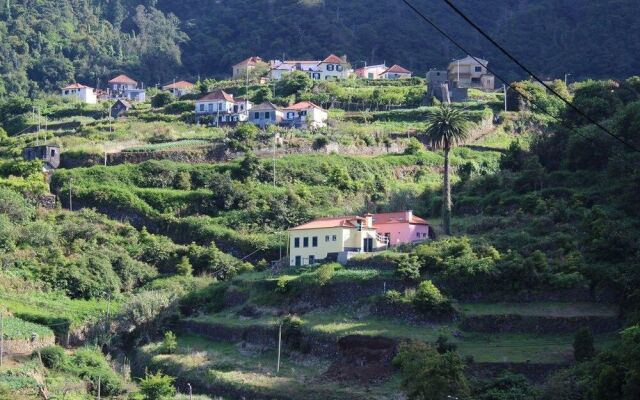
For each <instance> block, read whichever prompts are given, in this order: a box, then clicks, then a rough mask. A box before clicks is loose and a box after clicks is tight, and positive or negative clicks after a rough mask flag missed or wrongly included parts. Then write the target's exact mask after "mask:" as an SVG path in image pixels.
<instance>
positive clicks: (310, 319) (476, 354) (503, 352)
mask: <svg viewBox="0 0 640 400" xmlns="http://www.w3.org/2000/svg"><path fill="white" fill-rule="evenodd" d="M301 318H302V321H303V322H304V325H303V329H304V330H305V331H307V332H309V333H312V334H321V335H328V336H333V337H336V338H338V337H343V336H346V335H353V334H358V335H370V336H386V337H391V338H396V339H413V340H422V341H426V342H435V340H436V339H437V338H438V336H439V335H445V336H447V337H448V338H449V339H450V341H452V342H453V343H456V344H457V345H458V349H459V350H460V352H461V354H462V355H464V356H472V357H473V358H474V359H475V360H476V361H477V362H527V361H530V362H536V363H563V362H567V361H568V360H570V358H571V355H572V351H573V348H572V345H573V335H570V334H545V335H538V334H516V333H499V334H481V333H467V332H465V333H464V334H463V336H462V337H460V338H455V337H453V333H454V332H456V331H458V325H457V324H455V323H450V324H432V325H414V324H409V323H406V322H402V321H398V320H393V319H384V318H377V317H371V316H368V317H365V318H358V317H357V316H354V315H353V314H352V313H351V312H349V311H348V310H333V311H316V312H311V313H308V314H305V315H303V316H302V317H301ZM193 320H194V321H198V322H205V323H212V324H220V325H224V326H229V327H237V328H248V327H252V326H260V327H273V328H274V329H275V327H276V326H277V324H278V323H279V318H277V317H275V316H262V317H258V318H252V319H241V318H238V317H237V315H235V314H234V313H233V312H232V311H225V312H223V313H219V314H211V315H206V316H201V317H197V318H194V319H193ZM615 337H616V335H615V333H613V334H604V335H596V345H597V346H600V347H602V346H608V345H609V344H611V343H612V342H614V341H615Z"/></svg>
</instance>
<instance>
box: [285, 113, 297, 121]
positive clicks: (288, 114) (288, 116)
mask: <svg viewBox="0 0 640 400" xmlns="http://www.w3.org/2000/svg"><path fill="white" fill-rule="evenodd" d="M295 115H296V113H293V112H288V113H287V119H293V118H294V116H295Z"/></svg>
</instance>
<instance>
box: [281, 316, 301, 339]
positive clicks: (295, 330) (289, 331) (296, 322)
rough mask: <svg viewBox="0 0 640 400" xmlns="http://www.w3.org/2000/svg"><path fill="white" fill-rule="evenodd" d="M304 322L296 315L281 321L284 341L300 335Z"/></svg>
mask: <svg viewBox="0 0 640 400" xmlns="http://www.w3.org/2000/svg"><path fill="white" fill-rule="evenodd" d="M303 325H304V322H303V321H302V319H301V318H300V317H298V316H297V315H287V316H286V317H285V318H284V320H282V336H283V338H284V339H285V340H289V339H291V338H293V337H298V336H300V335H302V326H303Z"/></svg>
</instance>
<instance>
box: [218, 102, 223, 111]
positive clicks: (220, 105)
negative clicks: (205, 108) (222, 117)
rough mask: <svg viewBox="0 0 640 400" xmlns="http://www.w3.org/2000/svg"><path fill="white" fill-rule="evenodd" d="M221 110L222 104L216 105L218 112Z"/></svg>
mask: <svg viewBox="0 0 640 400" xmlns="http://www.w3.org/2000/svg"><path fill="white" fill-rule="evenodd" d="M220 110H222V103H218V111H220Z"/></svg>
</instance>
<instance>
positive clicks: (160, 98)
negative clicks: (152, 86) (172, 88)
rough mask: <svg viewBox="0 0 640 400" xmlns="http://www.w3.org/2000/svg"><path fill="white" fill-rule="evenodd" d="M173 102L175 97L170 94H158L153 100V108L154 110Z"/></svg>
mask: <svg viewBox="0 0 640 400" xmlns="http://www.w3.org/2000/svg"><path fill="white" fill-rule="evenodd" d="M172 101H173V95H172V94H171V93H169V92H158V94H156V95H155V96H153V97H152V98H151V106H152V107H153V108H160V107H164V106H166V105H167V104H169V103H171V102H172Z"/></svg>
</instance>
